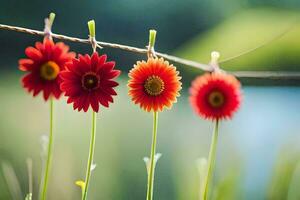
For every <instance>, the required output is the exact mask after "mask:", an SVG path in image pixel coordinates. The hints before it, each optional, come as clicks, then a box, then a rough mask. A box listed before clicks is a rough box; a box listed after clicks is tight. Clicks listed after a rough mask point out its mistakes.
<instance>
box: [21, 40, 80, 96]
mask: <svg viewBox="0 0 300 200" xmlns="http://www.w3.org/2000/svg"><path fill="white" fill-rule="evenodd" d="M25 54H26V56H27V57H28V58H25V59H20V60H19V69H20V70H22V71H25V72H28V73H27V74H26V75H25V76H24V77H23V78H22V84H23V87H24V88H25V89H27V90H28V92H32V93H33V96H36V95H38V94H39V93H40V92H41V91H42V92H43V96H44V99H45V101H47V100H48V98H49V97H50V96H53V97H55V98H56V99H58V98H59V97H60V95H61V93H62V91H61V90H60V88H59V84H60V82H61V79H60V78H59V76H58V75H59V73H60V72H61V71H62V70H64V69H65V65H66V63H67V62H69V61H71V60H72V58H74V57H75V53H73V52H69V47H68V46H67V45H65V44H64V43H62V42H58V43H54V42H53V41H52V40H49V39H47V38H45V39H44V41H43V43H41V42H36V43H35V47H27V48H26V49H25Z"/></svg>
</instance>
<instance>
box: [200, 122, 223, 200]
mask: <svg viewBox="0 0 300 200" xmlns="http://www.w3.org/2000/svg"><path fill="white" fill-rule="evenodd" d="M218 132H219V120H216V124H215V128H214V132H213V136H212V141H211V145H210V151H209V157H208V168H207V176H206V179H205V185H204V193H203V200H208V189H209V186H210V184H211V181H212V178H213V172H214V166H215V160H216V151H217V143H218Z"/></svg>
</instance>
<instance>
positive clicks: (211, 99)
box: [208, 91, 225, 108]
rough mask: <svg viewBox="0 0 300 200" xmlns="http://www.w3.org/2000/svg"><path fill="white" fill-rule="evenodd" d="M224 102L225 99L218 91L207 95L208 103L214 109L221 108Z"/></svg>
mask: <svg viewBox="0 0 300 200" xmlns="http://www.w3.org/2000/svg"><path fill="white" fill-rule="evenodd" d="M224 102H225V97H224V95H223V94H222V93H221V92H219V91H214V92H211V93H210V94H209V95H208V103H209V104H210V105H211V106H212V107H214V108H219V107H221V106H223V104H224Z"/></svg>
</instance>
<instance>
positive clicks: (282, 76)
mask: <svg viewBox="0 0 300 200" xmlns="http://www.w3.org/2000/svg"><path fill="white" fill-rule="evenodd" d="M0 29H5V30H10V31H16V32H22V33H27V34H32V35H39V36H44V35H45V33H44V32H43V31H38V30H33V29H28V28H22V27H16V26H9V25H4V24H0ZM52 37H54V38H57V39H59V40H66V41H71V42H77V43H85V44H90V40H89V39H81V38H76V37H70V36H66V35H60V34H55V33H53V34H52ZM97 44H98V45H100V46H102V47H109V48H116V49H122V50H125V51H130V52H134V53H139V54H147V52H148V50H147V49H146V48H137V47H132V46H127V45H122V44H116V43H108V42H101V41H97ZM156 55H158V56H160V57H163V58H166V59H167V60H170V61H173V62H176V63H179V64H183V65H186V66H190V67H194V68H197V69H201V70H203V71H212V67H211V66H210V65H206V64H202V63H198V62H195V61H191V60H187V59H183V58H179V57H176V56H172V55H168V54H165V53H160V52H156ZM228 73H231V74H233V75H235V76H237V77H239V78H241V79H269V80H283V81H284V80H289V81H296V82H297V83H299V84H300V72H281V71H277V72H274V71H234V72H228Z"/></svg>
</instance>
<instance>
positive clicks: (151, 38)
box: [147, 29, 157, 58]
mask: <svg viewBox="0 0 300 200" xmlns="http://www.w3.org/2000/svg"><path fill="white" fill-rule="evenodd" d="M155 40H156V30H154V29H151V30H150V31H149V44H148V46H147V48H148V52H147V55H148V58H153V57H155V58H156V57H157V56H156V53H155V50H154V45H155Z"/></svg>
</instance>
